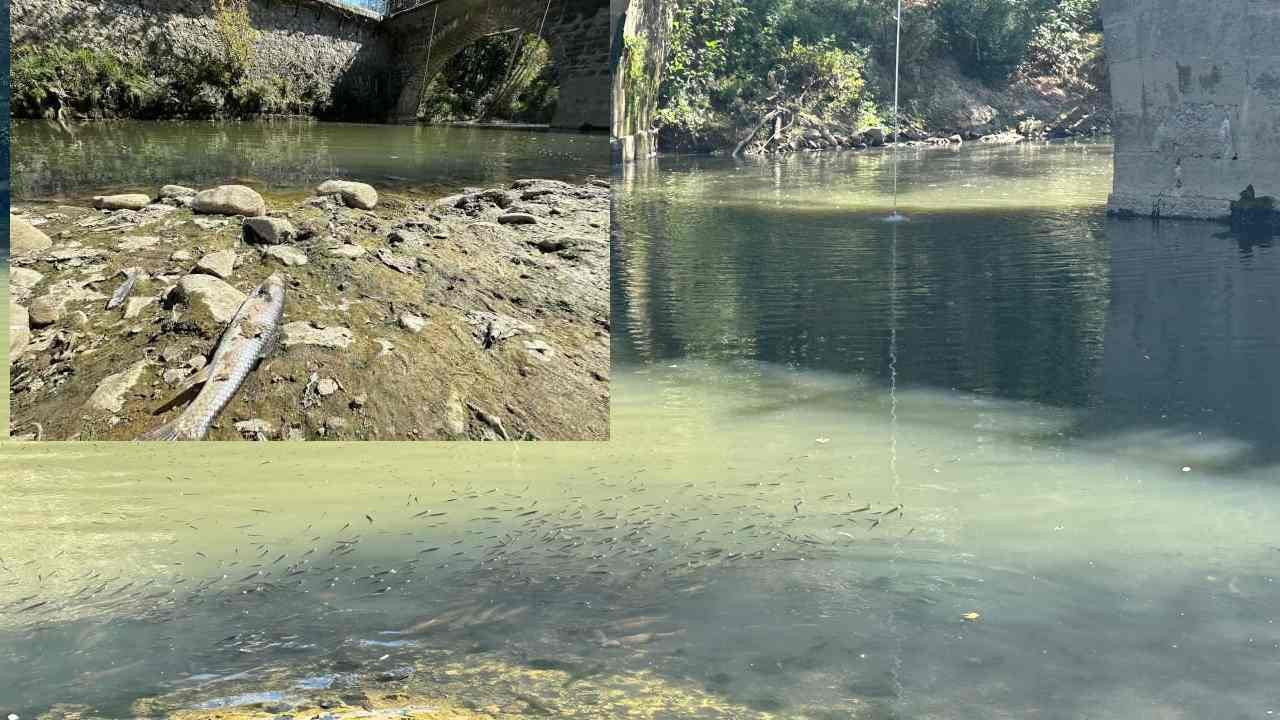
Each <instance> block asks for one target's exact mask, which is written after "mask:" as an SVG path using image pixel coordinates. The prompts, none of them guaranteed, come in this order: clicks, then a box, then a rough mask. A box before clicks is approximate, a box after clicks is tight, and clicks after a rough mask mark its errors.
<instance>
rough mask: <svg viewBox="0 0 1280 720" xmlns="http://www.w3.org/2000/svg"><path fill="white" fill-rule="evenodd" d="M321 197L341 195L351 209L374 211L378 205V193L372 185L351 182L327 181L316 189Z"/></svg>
mask: <svg viewBox="0 0 1280 720" xmlns="http://www.w3.org/2000/svg"><path fill="white" fill-rule="evenodd" d="M316 192H317V193H319V194H321V195H339V196H341V197H342V202H344V203H346V204H347V205H348V206H349V207H354V208H360V209H361V210H372V209H374V208H375V207H377V205H378V191H377V190H374V189H373V186H372V185H366V184H365V183H361V182H353V181H351V180H327V181H325V182H323V183H321V184H320V187H318V188H316Z"/></svg>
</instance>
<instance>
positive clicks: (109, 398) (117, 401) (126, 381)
mask: <svg viewBox="0 0 1280 720" xmlns="http://www.w3.org/2000/svg"><path fill="white" fill-rule="evenodd" d="M147 365H148V362H147V361H146V360H139V361H138V362H136V363H134V364H133V365H131V366H129V368H128V369H127V370H124V371H122V372H118V373H116V374H115V375H108V376H107V377H105V378H103V380H102V382H100V383H98V387H97V389H96V390H94V391H93V395H90V396H89V403H88V404H89V407H90V409H93V410H102V411H104V412H109V413H118V412H120V410H121V409H122V408H124V396H125V394H126V393H128V392H129V391H130V390H132V389H133V387H134V386H135V385H137V384H138V381H140V380H141V379H142V373H143V371H144V370H146V369H147Z"/></svg>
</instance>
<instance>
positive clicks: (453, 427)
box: [10, 180, 609, 439]
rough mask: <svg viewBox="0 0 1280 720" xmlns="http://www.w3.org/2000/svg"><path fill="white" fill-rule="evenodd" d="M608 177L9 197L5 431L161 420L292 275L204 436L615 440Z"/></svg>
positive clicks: (113, 434)
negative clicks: (274, 192) (264, 297)
mask: <svg viewBox="0 0 1280 720" xmlns="http://www.w3.org/2000/svg"><path fill="white" fill-rule="evenodd" d="M365 188H368V191H373V192H372V194H371V193H370V192H368V191H366V189H365ZM608 192H609V191H608V183H606V182H603V181H592V182H588V183H583V184H571V183H564V182H559V181H553V180H526V181H519V182H516V183H512V184H511V185H510V186H506V187H501V188H468V189H464V190H463V191H462V192H460V193H458V194H456V195H452V196H449V197H446V198H440V199H430V198H422V197H417V196H413V195H402V194H395V193H392V194H389V195H387V196H385V197H378V195H377V192H376V191H374V190H373V188H371V187H369V186H367V185H363V184H361V183H354V182H351V181H334V182H330V183H324V184H322V185H320V186H319V187H318V188H317V194H316V195H315V196H313V197H310V198H307V199H305V200H303V201H302V202H300V203H293V204H289V205H283V204H280V203H271V204H269V203H268V202H267V200H266V199H264V198H263V197H262V196H261V195H260V194H259V193H257V192H256V191H255V190H253V189H251V188H248V187H247V186H236V185H226V186H220V187H216V188H211V189H206V190H196V189H193V188H189V187H185V186H181V185H166V186H164V187H163V188H161V189H160V190H159V192H158V193H157V196H156V197H157V198H158V200H157V201H156V202H150V198H149V197H147V196H142V195H141V194H139V195H140V198H141V197H147V199H148V202H147V203H141V199H140V198H139V199H138V201H137V202H130V203H125V202H123V201H120V202H117V201H114V200H112V201H99V202H95V203H94V204H95V205H101V206H102V207H101V208H97V209H91V208H85V207H72V206H55V205H30V206H27V207H24V208H20V209H19V210H18V214H17V215H14V216H13V219H14V227H15V228H16V229H15V233H14V237H15V242H14V247H15V252H14V259H13V273H12V276H13V287H14V304H13V308H12V311H11V313H10V322H11V326H12V327H11V328H10V337H11V338H12V340H11V344H10V357H11V359H12V361H13V373H12V375H11V387H10V390H11V396H12V398H13V411H14V412H13V416H12V417H13V421H12V422H13V425H12V428H11V430H17V431H19V432H18V433H17V434H21V430H22V429H24V428H30V427H37V426H38V427H40V428H42V432H43V435H44V436H45V437H47V438H49V439H72V438H79V439H133V438H136V437H137V436H139V435H141V434H142V433H143V432H145V431H147V430H150V429H152V428H154V427H156V426H158V425H160V424H161V423H163V422H164V421H166V420H168V419H171V418H172V417H173V416H174V415H175V414H176V412H178V411H179V410H180V407H179V410H172V411H165V412H162V413H160V414H159V415H155V414H153V411H154V410H155V409H156V408H158V407H162V406H164V405H165V404H166V402H167V401H168V400H169V399H170V398H171V397H172V396H173V395H174V394H175V393H176V392H177V391H178V390H179V389H180V388H181V387H182V385H183V383H185V382H187V379H188V378H190V377H191V375H193V374H194V373H196V372H197V371H198V370H199V369H200V367H202V366H203V365H204V364H205V363H206V362H207V361H208V358H209V356H210V354H211V352H212V350H213V348H214V347H215V346H216V344H217V341H218V338H219V336H220V334H221V332H222V330H223V329H224V328H225V326H226V323H227V322H229V321H230V320H231V318H232V317H233V316H234V314H235V312H236V310H237V309H238V308H239V307H240V304H241V303H242V302H243V301H244V299H245V297H246V296H247V294H248V293H249V292H251V291H253V289H254V288H256V287H257V285H258V284H259V283H260V282H262V280H263V279H264V278H265V277H266V276H267V275H269V274H270V273H272V272H282V273H283V274H284V275H285V276H286V278H287V287H286V301H285V319H284V322H283V327H282V332H281V336H280V343H279V348H278V350H277V351H276V352H275V353H273V354H272V355H271V356H270V357H268V358H267V359H266V360H265V361H264V362H263V363H262V365H261V366H260V367H259V369H258V370H257V371H256V372H254V373H253V374H251V376H250V378H249V380H248V381H247V383H246V385H245V387H244V388H243V389H242V390H241V392H240V393H238V394H237V396H236V397H235V398H234V399H233V401H232V404H231V405H230V406H229V407H228V409H227V411H226V412H225V413H224V415H223V416H222V417H221V418H220V419H219V421H218V423H217V424H216V425H215V427H214V429H213V431H212V432H211V434H210V437H211V438H212V439H242V438H246V437H248V438H252V439H277V438H279V439H334V438H337V439H343V438H345V439H363V438H370V439H372V438H381V439H445V438H453V439H571V438H573V439H589V438H603V437H607V426H608V386H607V382H605V380H601V378H604V379H606V380H607V377H608V348H609V320H608V317H609V312H608V302H609V301H608V295H609V293H608V257H609V253H608V231H607V227H608V217H609V196H608ZM365 206H368V208H371V209H366V207H365ZM237 216H238V217H239V219H237ZM512 216H516V217H518V218H519V221H518V222H514V223H513V222H511V217H512ZM503 218H507V219H506V220H504V219H503ZM125 271H128V272H127V273H126V272H125ZM114 296H118V299H119V302H118V303H116V297H114ZM109 300H111V302H108V301H109ZM112 303H116V304H112ZM109 304H112V307H111V309H108V308H107V306H108V305H109ZM313 376H314V378H313ZM238 426H239V427H238Z"/></svg>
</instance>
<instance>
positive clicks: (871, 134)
mask: <svg viewBox="0 0 1280 720" xmlns="http://www.w3.org/2000/svg"><path fill="white" fill-rule="evenodd" d="M884 138H885V132H884V128H878V127H873V128H867V129H866V130H863V131H862V140H863V142H865V143H866V144H868V145H870V146H871V147H880V146H881V145H884Z"/></svg>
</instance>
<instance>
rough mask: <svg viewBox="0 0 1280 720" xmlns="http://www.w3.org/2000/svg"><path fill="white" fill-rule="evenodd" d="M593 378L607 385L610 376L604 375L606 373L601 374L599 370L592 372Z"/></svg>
mask: <svg viewBox="0 0 1280 720" xmlns="http://www.w3.org/2000/svg"><path fill="white" fill-rule="evenodd" d="M591 377H593V378H595V379H596V380H598V381H600V382H602V383H607V382H609V376H608V375H606V374H604V373H602V372H600V371H599V370H592V371H591Z"/></svg>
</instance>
